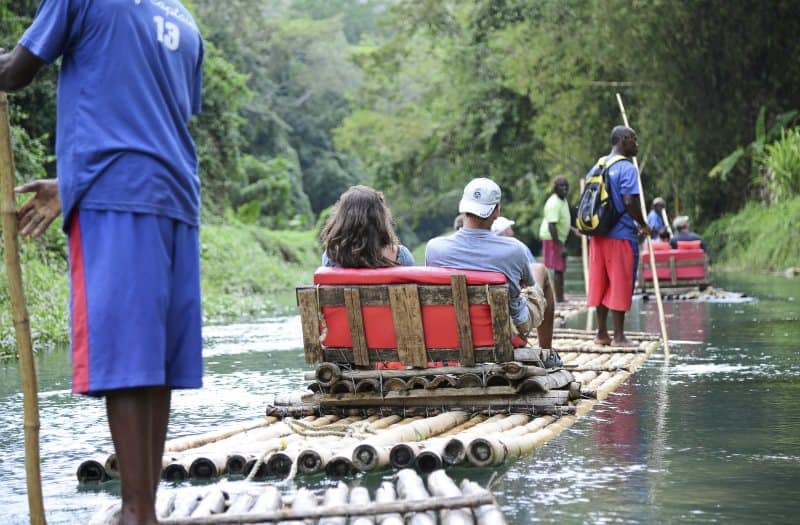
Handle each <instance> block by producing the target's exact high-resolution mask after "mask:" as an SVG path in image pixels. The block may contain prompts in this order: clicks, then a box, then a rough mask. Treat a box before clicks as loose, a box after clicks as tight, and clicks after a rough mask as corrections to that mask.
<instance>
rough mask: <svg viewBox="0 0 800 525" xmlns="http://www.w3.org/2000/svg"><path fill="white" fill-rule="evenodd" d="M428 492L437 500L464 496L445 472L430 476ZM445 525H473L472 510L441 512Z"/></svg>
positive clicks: (436, 471)
mask: <svg viewBox="0 0 800 525" xmlns="http://www.w3.org/2000/svg"><path fill="white" fill-rule="evenodd" d="M428 491H429V492H430V493H431V494H433V495H434V496H435V497H437V498H457V497H460V496H463V494H462V493H461V489H459V488H458V485H456V484H455V482H454V481H453V480H452V479H450V478H449V477H448V476H447V474H445V472H444V470H435V471H433V472H431V473H430V475H429V476H428ZM439 516H440V517H441V522H442V524H443V525H473V524H474V523H475V520H474V519H472V511H471V510H470V509H464V508H461V509H447V510H442V511H440V512H439Z"/></svg>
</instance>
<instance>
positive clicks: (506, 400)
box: [301, 386, 569, 407]
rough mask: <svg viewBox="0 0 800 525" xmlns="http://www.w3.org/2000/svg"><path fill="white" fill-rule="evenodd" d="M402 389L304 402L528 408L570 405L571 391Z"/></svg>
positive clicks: (305, 398)
mask: <svg viewBox="0 0 800 525" xmlns="http://www.w3.org/2000/svg"><path fill="white" fill-rule="evenodd" d="M431 392H433V391H431V390H400V391H392V392H385V393H384V394H383V395H380V394H374V393H363V394H337V395H321V394H311V393H310V394H306V395H304V396H303V397H302V398H301V399H302V402H303V403H312V404H319V405H320V406H353V407H356V406H357V407H368V406H398V405H403V406H430V407H481V406H483V407H485V406H520V405H522V406H526V405H566V404H568V403H569V391H568V390H550V391H549V392H541V393H535V394H527V395H525V394H523V395H520V394H519V393H517V392H516V390H515V389H514V388H512V387H506V386H491V387H485V388H482V387H478V388H442V389H439V390H436V391H435V392H436V395H432V394H431Z"/></svg>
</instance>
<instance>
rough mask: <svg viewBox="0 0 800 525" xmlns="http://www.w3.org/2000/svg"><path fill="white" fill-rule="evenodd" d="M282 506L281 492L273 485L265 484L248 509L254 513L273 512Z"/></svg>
mask: <svg viewBox="0 0 800 525" xmlns="http://www.w3.org/2000/svg"><path fill="white" fill-rule="evenodd" d="M282 506H283V501H282V500H281V493H280V492H278V489H277V488H275V487H274V486H273V485H267V486H265V487H264V490H263V491H262V492H261V494H259V495H258V497H257V498H256V501H255V503H253V506H252V507H251V508H250V511H251V512H252V513H254V514H259V513H264V512H273V511H277V510H280V508H281V507H282Z"/></svg>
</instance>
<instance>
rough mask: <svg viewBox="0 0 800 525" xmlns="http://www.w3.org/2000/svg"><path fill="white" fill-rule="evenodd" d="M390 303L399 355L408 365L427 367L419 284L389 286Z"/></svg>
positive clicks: (401, 360) (402, 361)
mask: <svg viewBox="0 0 800 525" xmlns="http://www.w3.org/2000/svg"><path fill="white" fill-rule="evenodd" d="M389 303H390V304H391V306H392V320H393V321H394V333H395V336H396V337H397V355H398V356H399V357H400V362H401V363H403V364H404V365H406V366H414V367H425V366H426V365H427V364H428V358H427V356H426V355H425V336H424V333H423V330H422V314H421V312H420V307H419V294H418V293H417V286H416V285H414V284H405V285H399V286H389Z"/></svg>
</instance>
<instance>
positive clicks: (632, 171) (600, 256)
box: [586, 126, 651, 346]
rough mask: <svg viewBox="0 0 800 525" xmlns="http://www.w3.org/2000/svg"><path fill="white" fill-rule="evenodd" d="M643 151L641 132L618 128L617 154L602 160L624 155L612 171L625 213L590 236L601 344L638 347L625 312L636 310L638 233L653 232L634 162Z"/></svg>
mask: <svg viewBox="0 0 800 525" xmlns="http://www.w3.org/2000/svg"><path fill="white" fill-rule="evenodd" d="M638 151H639V145H638V144H637V142H636V132H635V131H633V130H632V129H631V128H628V127H625V126H616V127H614V129H612V130H611V152H610V153H609V154H608V156H607V157H604V158H601V159H600V161H604V160H605V159H608V160H611V159H612V158H613V157H615V156H621V157H624V159H622V160H619V161H617V162H614V163H613V164H612V165H611V167H610V168H609V170H608V181H609V187H610V190H611V198H612V201H613V204H614V207H615V208H616V209H617V210H618V211H620V212H622V215H621V217H620V218H619V220H618V221H617V223H616V225H614V227H613V228H612V229H611V231H610V232H609V234H608V235H605V236H601V235H593V236H592V237H591V238H590V239H589V295H588V296H587V298H586V304H587V306H594V307H596V308H597V336H596V337H595V340H594V342H595V344H599V345H610V344H613V345H615V346H633V343H631V342H630V341H628V339H627V338H626V337H625V313H626V312H627V311H629V310H630V309H631V302H632V298H633V289H634V283H635V282H636V269H637V266H638V264H639V239H638V236H639V235H640V234H642V235H650V234H651V230H650V227H649V226H647V222H646V221H645V219H644V217H643V216H642V209H641V207H640V206H639V193H640V192H641V189H640V188H639V174H638V172H637V171H636V167H634V165H633V162H631V161H630V158H631V157H634V156H636V153H637V152H638ZM612 162H613V161H612ZM598 169H599V162H598V164H597V165H595V167H594V168H592V169H591V170H590V171H589V173H588V174H587V178H588V177H589V176H591V175H593V174H594V173H595V172H596V171H597V170H598ZM609 310H610V311H611V314H612V317H613V321H614V336H613V339H612V338H611V337H610V336H609V333H608V326H607V321H608V312H609Z"/></svg>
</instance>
